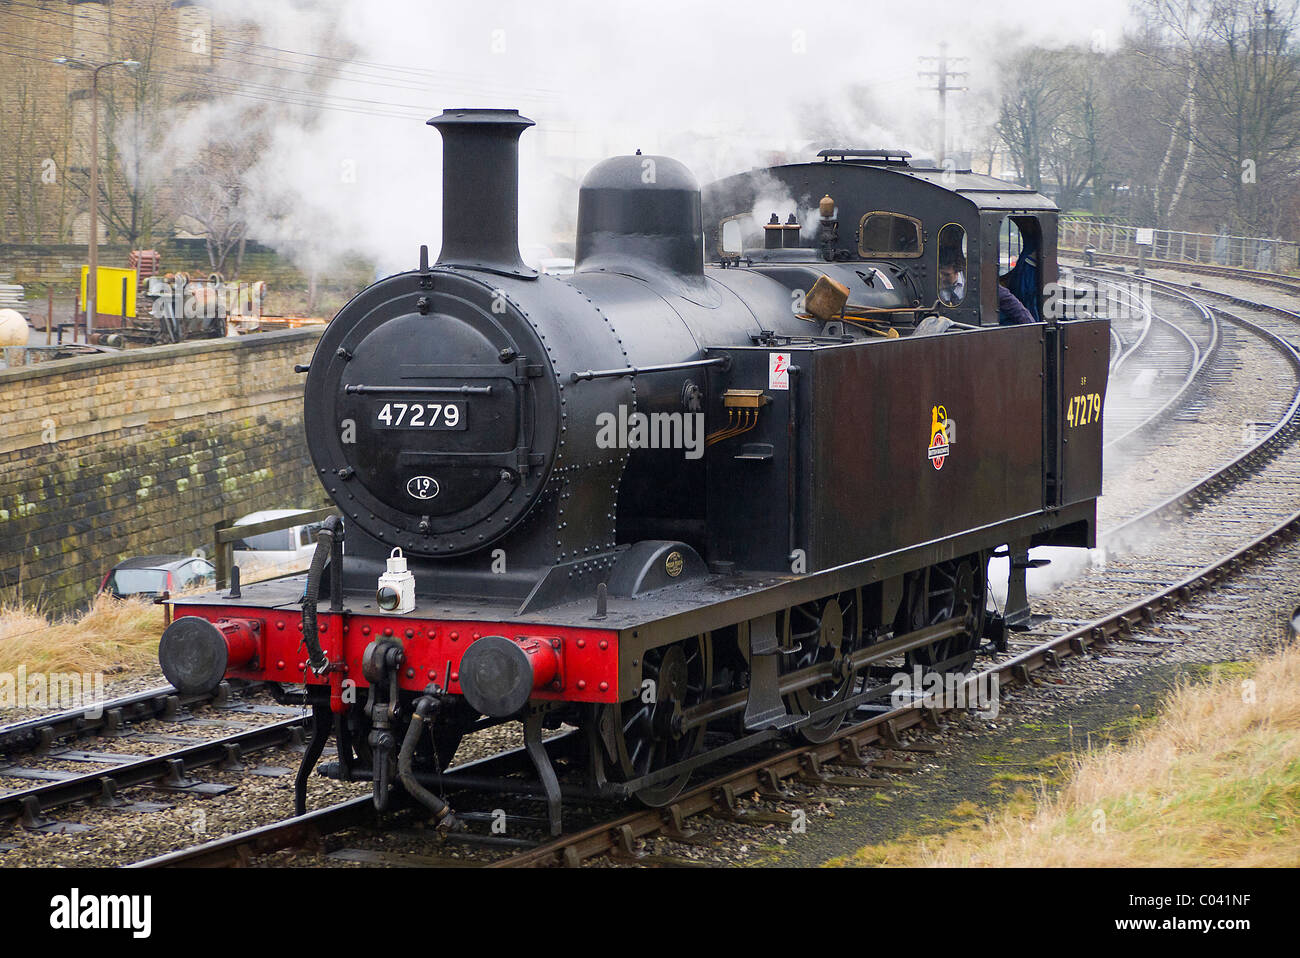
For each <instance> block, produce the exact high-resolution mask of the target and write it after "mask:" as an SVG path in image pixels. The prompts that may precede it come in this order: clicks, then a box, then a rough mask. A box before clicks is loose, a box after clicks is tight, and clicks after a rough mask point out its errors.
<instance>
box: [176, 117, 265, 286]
mask: <svg viewBox="0 0 1300 958" xmlns="http://www.w3.org/2000/svg"><path fill="white" fill-rule="evenodd" d="M257 144H258V141H257V139H256V138H253V137H247V138H235V139H231V140H222V141H213V142H211V143H209V144H208V145H207V146H206V147H205V148H204V149H203V150H202V151H200V153H199V154H198V156H197V158H196V159H195V161H194V162H193V163H191V164H190V165H189V166H188V167H186V168H185V169H184V170H182V171H181V172H180V174H179V175H178V176H177V188H178V207H177V208H178V211H179V212H180V213H181V215H182V216H184V217H188V218H189V219H191V220H193V221H194V223H196V224H197V225H198V226H199V228H200V229H202V231H203V238H204V242H205V244H206V246H207V251H208V261H209V263H210V264H211V266H212V269H213V271H214V272H217V273H223V274H224V273H225V272H226V269H227V267H228V266H233V269H232V270H231V276H230V278H232V279H234V278H237V277H238V276H239V267H240V263H241V261H242V258H243V257H242V251H243V245H244V240H245V238H246V237H247V235H248V213H247V209H246V206H245V204H246V203H247V201H248V194H247V191H246V190H245V187H244V182H243V177H244V172H245V171H246V170H247V169H248V167H249V165H250V164H251V163H252V161H253V159H254V157H255V156H256V155H257V150H258V145H257ZM232 253H234V254H235V259H234V260H233V262H232V261H231V259H230V257H231V254H232Z"/></svg>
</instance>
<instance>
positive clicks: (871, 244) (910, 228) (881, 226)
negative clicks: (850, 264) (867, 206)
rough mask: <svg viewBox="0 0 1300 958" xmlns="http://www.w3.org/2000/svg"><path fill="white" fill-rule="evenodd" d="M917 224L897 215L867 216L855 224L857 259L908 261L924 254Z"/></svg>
mask: <svg viewBox="0 0 1300 958" xmlns="http://www.w3.org/2000/svg"><path fill="white" fill-rule="evenodd" d="M924 246H925V244H924V241H923V240H922V233H921V221H920V220H918V219H915V218H914V217H911V216H904V215H902V214H901V213H881V212H876V213H868V214H866V215H865V216H863V217H862V220H861V221H860V222H859V223H858V253H859V255H861V256H864V257H866V256H888V257H905V258H911V257H916V256H920V255H921V254H922V253H923V252H924V251H925V249H924Z"/></svg>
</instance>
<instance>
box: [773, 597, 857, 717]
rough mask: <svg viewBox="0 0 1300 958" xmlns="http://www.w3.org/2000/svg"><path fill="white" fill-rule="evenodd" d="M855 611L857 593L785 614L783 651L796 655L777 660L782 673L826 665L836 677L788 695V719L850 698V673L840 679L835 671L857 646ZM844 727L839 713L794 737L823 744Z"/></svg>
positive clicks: (840, 676) (841, 672)
mask: <svg viewBox="0 0 1300 958" xmlns="http://www.w3.org/2000/svg"><path fill="white" fill-rule="evenodd" d="M859 606H860V596H859V595H858V593H857V592H843V593H841V594H840V595H838V596H832V597H831V598H828V599H821V600H819V601H817V602H808V603H805V604H803V605H797V606H795V607H794V608H792V609H791V610H790V611H789V613H787V614H788V615H789V617H790V634H789V637H788V638H789V641H788V642H787V646H788V647H792V648H794V649H796V650H797V651H795V652H792V653H790V654H787V655H783V656H782V657H781V658H782V668H781V670H782V671H783V672H786V673H790V672H797V671H799V670H801V669H806V668H808V667H809V666H813V665H824V664H827V663H831V664H833V665H834V667H835V669H836V673H837V674H836V676H835V677H834V678H830V679H827V680H826V681H824V682H821V683H819V684H817V685H813V686H810V687H808V688H806V689H800V690H799V691H797V692H793V693H791V694H790V695H789V696H788V697H787V699H786V704H787V706H788V707H789V709H790V711H791V713H792V714H804V715H808V714H811V713H812V712H816V711H820V710H821V709H824V708H826V707H827V706H830V705H834V704H836V703H838V702H842V701H844V700H845V699H846V698H848V697H849V695H851V694H852V692H853V690H854V688H855V686H856V685H857V682H856V678H855V676H854V675H853V674H851V673H849V674H845V673H844V672H843V671H841V669H840V667H841V665H842V664H843V662H844V659H845V657H846V656H849V655H851V654H853V652H855V651H857V649H858V647H859V644H860V641H861V635H862V623H861V617H860V615H859ZM843 722H844V715H843V713H840V714H838V715H835V716H832V717H830V718H825V719H822V720H821V721H820V722H815V723H809V724H807V725H803V726H800V728H799V735H800V737H801V738H803V739H804V740H805V741H808V742H814V743H815V742H824V741H826V740H827V739H828V738H830V737H831V736H832V735H834V734H835V733H836V732H837V731H838V730H839V727H840V725H841V724H843Z"/></svg>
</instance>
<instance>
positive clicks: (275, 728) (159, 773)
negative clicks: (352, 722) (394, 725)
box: [0, 683, 304, 834]
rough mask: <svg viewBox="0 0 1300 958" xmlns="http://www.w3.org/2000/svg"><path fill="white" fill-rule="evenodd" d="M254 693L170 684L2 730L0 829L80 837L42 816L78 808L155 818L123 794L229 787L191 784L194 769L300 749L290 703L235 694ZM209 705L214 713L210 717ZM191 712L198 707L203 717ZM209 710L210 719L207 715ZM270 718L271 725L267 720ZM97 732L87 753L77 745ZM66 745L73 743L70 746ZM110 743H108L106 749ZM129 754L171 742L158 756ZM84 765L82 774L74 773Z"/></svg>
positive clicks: (66, 824) (71, 825)
mask: <svg viewBox="0 0 1300 958" xmlns="http://www.w3.org/2000/svg"><path fill="white" fill-rule="evenodd" d="M252 688H253V687H251V686H249V687H246V688H245V687H241V688H240V689H239V690H238V691H234V690H232V688H231V686H230V685H228V684H227V683H222V685H221V686H219V687H218V688H217V689H216V690H215V691H214V692H212V693H210V694H205V695H181V694H180V693H178V692H177V691H176V690H175V689H174V688H172V687H171V686H163V687H160V688H155V689H149V690H146V691H144V692H139V693H135V694H133V695H128V696H123V697H121V698H118V699H112V700H110V701H108V702H105V703H102V704H101V705H97V706H95V707H93V708H81V709H71V710H67V711H64V712H58V713H54V714H52V715H48V716H38V717H36V718H33V719H29V720H26V721H24V722H18V723H15V724H13V725H9V726H5V727H4V728H0V752H2V753H3V754H4V759H3V760H0V782H8V783H13V784H17V783H20V782H32V783H34V784H31V785H29V786H25V787H17V788H14V787H3V786H0V823H2V822H18V823H20V824H21V826H22V827H23V828H25V829H27V830H30V831H38V832H48V833H60V834H66V833H70V832H77V831H84V830H86V828H87V826H84V825H81V824H79V823H77V822H73V821H59V820H55V819H52V818H50V817H48V814H47V813H49V812H51V811H54V810H56V809H63V808H66V807H68V806H70V805H74V804H77V803H79V802H90V803H92V804H94V805H97V806H100V807H108V808H118V809H121V810H124V811H140V812H151V811H157V810H159V809H160V808H162V807H165V806H163V805H161V804H160V803H157V802H143V801H134V802H132V801H126V800H124V799H123V798H122V797H121V794H120V793H121V792H122V791H123V790H125V789H128V788H133V787H137V786H141V785H149V786H153V787H155V788H157V789H160V790H163V791H169V792H174V793H184V794H189V795H202V796H211V795H218V794H224V793H225V792H228V791H231V790H232V786H229V785H215V784H211V783H208V782H203V781H199V780H197V779H194V778H192V777H191V776H190V775H189V774H188V773H190V772H192V771H194V770H195V769H199V768H204V767H209V766H220V767H222V768H223V769H226V770H232V769H240V768H242V767H243V763H244V762H245V761H246V760H247V759H248V758H249V757H250V756H252V755H255V754H257V753H258V752H262V751H266V750H268V749H273V748H279V747H283V746H297V745H300V744H301V743H302V740H303V735H304V724H303V723H304V717H303V715H302V710H301V709H298V708H294V707H291V706H284V705H269V704H253V703H248V702H241V701H239V700H238V698H237V696H238V694H239V693H242V692H244V691H251V690H252ZM209 709H210V712H209ZM195 710H201V711H200V712H199V714H196V713H195ZM203 713H208V714H206V715H205V714H203ZM267 718H272V719H275V720H273V721H270V722H268V721H266V719H267ZM151 723H154V724H158V725H160V726H162V727H164V728H172V727H173V726H177V725H179V726H181V727H182V728H185V727H186V726H191V727H196V726H203V725H215V726H223V727H228V726H235V727H238V726H244V727H243V728H241V729H240V730H238V731H235V732H231V733H228V734H221V735H218V736H216V737H213V738H207V739H204V738H199V737H197V736H194V735H178V734H175V732H174V731H172V732H166V733H159V732H153V731H147V729H148V728H149V726H150V725H151ZM89 736H97V737H98V738H99V744H97V745H96V746H95V747H93V748H81V747H78V745H79V742H78V741H77V740H80V739H84V738H86V737H89ZM68 740H72V741H70V742H69V741H68ZM104 743H107V744H104ZM113 743H125V744H126V746H127V747H128V748H140V747H143V748H152V747H153V746H157V745H162V746H177V745H179V746H180V747H179V748H165V749H163V750H162V751H157V752H136V751H126V750H122V749H123V745H120V744H119V745H117V749H118V750H114V745H113ZM82 767H85V768H87V769H88V770H87V771H74V770H73V769H77V768H82Z"/></svg>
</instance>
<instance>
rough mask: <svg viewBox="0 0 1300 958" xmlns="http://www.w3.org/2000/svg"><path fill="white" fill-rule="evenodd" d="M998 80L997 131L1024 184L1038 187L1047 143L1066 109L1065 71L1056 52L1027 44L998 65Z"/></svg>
mask: <svg viewBox="0 0 1300 958" xmlns="http://www.w3.org/2000/svg"><path fill="white" fill-rule="evenodd" d="M999 79H1000V83H1001V87H1002V105H1001V108H1000V110H999V111H998V134H999V135H1000V136H1001V137H1002V142H1004V143H1005V144H1006V145H1007V149H1008V150H1009V151H1010V153H1011V156H1012V159H1013V160H1014V161H1015V163H1016V166H1017V167H1018V169H1019V170H1020V174H1021V178H1022V179H1023V180H1024V182H1025V184H1026V185H1027V186H1029V187H1030V188H1031V189H1035V190H1041V189H1042V188H1043V166H1044V152H1045V149H1046V143H1047V140H1048V138H1049V137H1050V136H1051V135H1052V132H1053V131H1054V130H1055V129H1056V127H1057V125H1058V124H1059V123H1060V122H1061V118H1062V116H1063V114H1064V113H1065V111H1066V96H1065V90H1066V84H1067V82H1068V78H1067V73H1066V70H1065V68H1064V66H1063V64H1062V62H1061V59H1060V57H1059V56H1058V55H1057V52H1056V51H1054V50H1045V49H1042V48H1040V47H1028V48H1023V49H1020V50H1018V51H1016V52H1015V53H1013V54H1012V55H1011V56H1010V57H1009V58H1008V59H1007V60H1005V61H1004V62H1003V63H1002V64H1001V66H1000V70H999Z"/></svg>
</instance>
